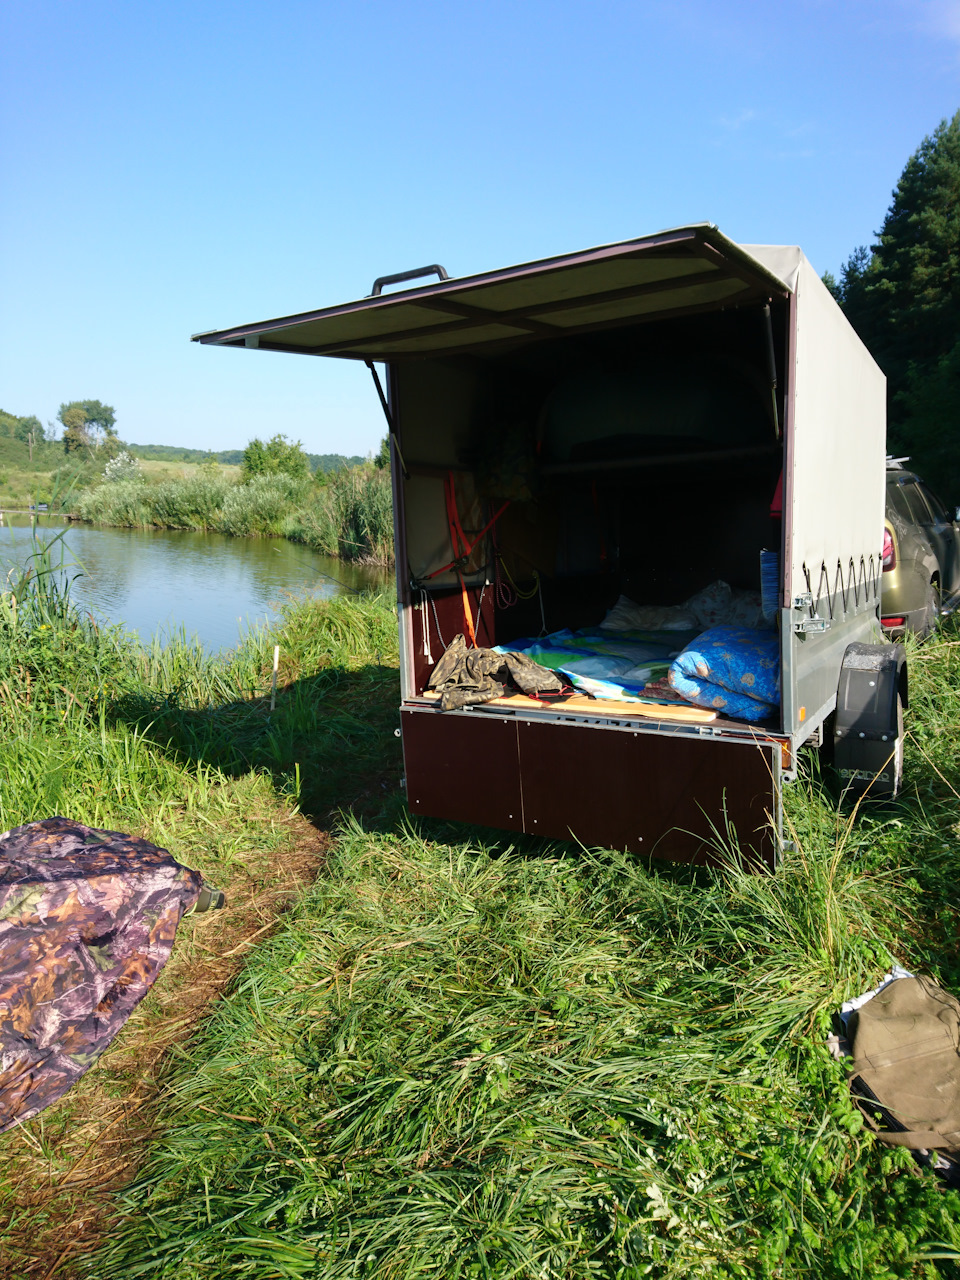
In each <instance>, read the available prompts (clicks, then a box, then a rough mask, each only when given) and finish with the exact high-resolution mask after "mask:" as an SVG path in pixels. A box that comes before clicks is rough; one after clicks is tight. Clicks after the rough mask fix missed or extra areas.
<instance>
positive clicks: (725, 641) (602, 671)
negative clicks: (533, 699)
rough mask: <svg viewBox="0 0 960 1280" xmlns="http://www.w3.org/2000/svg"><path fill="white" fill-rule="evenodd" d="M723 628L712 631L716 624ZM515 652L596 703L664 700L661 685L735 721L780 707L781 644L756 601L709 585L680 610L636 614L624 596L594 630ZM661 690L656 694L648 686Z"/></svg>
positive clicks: (645, 609)
mask: <svg viewBox="0 0 960 1280" xmlns="http://www.w3.org/2000/svg"><path fill="white" fill-rule="evenodd" d="M718 622H719V623H721V624H722V625H717V623H718ZM510 651H512V652H519V653H522V654H524V656H525V657H528V658H530V659H531V660H532V661H533V662H536V663H539V664H540V666H543V667H548V668H549V669H550V670H551V671H556V672H557V673H558V675H561V676H563V677H564V678H565V679H566V680H568V681H569V682H570V684H571V685H573V686H574V687H575V688H577V689H579V690H580V691H581V692H583V693H588V694H590V695H592V696H593V697H595V698H606V699H613V700H616V701H624V700H625V701H630V700H631V699H633V700H638V699H641V698H643V695H644V691H645V689H646V690H647V692H648V698H649V694H650V693H651V692H653V693H655V694H656V693H659V694H660V696H663V693H664V692H665V690H664V689H663V685H666V686H667V688H668V689H671V690H673V692H674V694H675V695H676V696H678V697H680V698H683V699H684V700H685V701H688V702H692V703H694V704H695V705H697V706H701V707H709V708H710V709H711V710H716V711H719V712H721V714H723V715H726V716H730V717H731V718H733V719H737V720H747V721H751V722H754V721H760V720H766V719H769V718H770V717H772V716H774V715H775V714H776V711H777V707H778V706H779V704H780V640H779V636H778V634H777V632H776V631H775V630H771V629H770V628H769V627H768V626H764V625H763V619H762V616H761V613H760V597H759V596H758V595H756V594H755V593H752V592H734V591H732V590H731V588H730V587H729V586H727V584H726V583H724V582H716V583H712V584H711V585H710V586H709V587H707V588H705V589H704V590H703V591H701V592H699V593H698V594H697V595H696V596H691V598H690V599H689V600H688V601H686V602H685V603H684V604H683V605H673V606H641V605H637V604H635V603H634V602H633V601H631V600H629V599H628V598H627V597H625V596H621V598H620V599H619V600H618V601H617V603H616V604H615V605H614V607H613V608H612V609H611V610H610V612H609V613H608V614H607V616H606V618H604V620H603V623H602V624H601V625H600V626H599V627H592V628H587V629H585V630H582V631H571V630H569V629H564V630H561V631H554V632H553V633H552V634H551V635H548V636H538V637H526V638H523V639H520V640H515V641H513V642H512V643H511V644H509V645H499V646H497V650H496V652H498V653H507V652H510ZM658 682H659V683H660V684H661V688H660V689H659V690H654V691H650V690H649V689H648V686H650V685H655V684H657V683H658Z"/></svg>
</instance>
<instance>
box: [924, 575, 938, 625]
mask: <svg viewBox="0 0 960 1280" xmlns="http://www.w3.org/2000/svg"><path fill="white" fill-rule="evenodd" d="M925 613H926V617H925V619H924V624H923V634H924V635H925V636H932V635H933V634H934V632H935V631H936V629H937V627H938V626H939V625H940V584H939V583H938V582H931V583H930V588H929V590H928V591H927V604H926V610H925Z"/></svg>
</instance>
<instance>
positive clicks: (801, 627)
mask: <svg viewBox="0 0 960 1280" xmlns="http://www.w3.org/2000/svg"><path fill="white" fill-rule="evenodd" d="M793 607H794V610H797V611H799V610H802V609H811V610H813V612H812V613H811V614H810V616H809V617H806V618H795V619H794V623H793V629H794V631H796V632H801V633H802V632H808V631H826V630H827V629H828V628H829V626H830V619H829V618H821V617H819V616H818V614H817V612H816V610H815V609H814V607H813V596H812V595H811V594H810V592H809V591H805V592H804V593H803V595H802V596H794V597H793Z"/></svg>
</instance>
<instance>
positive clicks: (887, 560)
mask: <svg viewBox="0 0 960 1280" xmlns="http://www.w3.org/2000/svg"><path fill="white" fill-rule="evenodd" d="M896 567H897V549H896V547H895V546H894V544H893V534H892V533H891V532H890V530H889V529H884V531H883V572H884V573H886V572H887V571H888V570H889V569H895V568H896Z"/></svg>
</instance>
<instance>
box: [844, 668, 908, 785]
mask: <svg viewBox="0 0 960 1280" xmlns="http://www.w3.org/2000/svg"><path fill="white" fill-rule="evenodd" d="M907 691H908V686H907V667H906V655H905V653H904V650H903V646H902V645H867V644H852V645H850V646H848V648H847V651H846V653H845V654H844V656H843V664H842V666H841V668H840V683H839V685H838V688H837V710H836V716H835V719H834V727H833V763H834V768H835V770H836V772H837V775H838V777H839V781H840V784H841V786H842V788H843V790H844V793H845V794H847V795H849V796H852V797H854V798H860V797H867V798H869V799H871V800H893V799H894V798H895V797H896V796H897V794H898V793H899V791H900V786H901V783H902V781H903V709H904V707H905V706H906V705H907Z"/></svg>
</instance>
